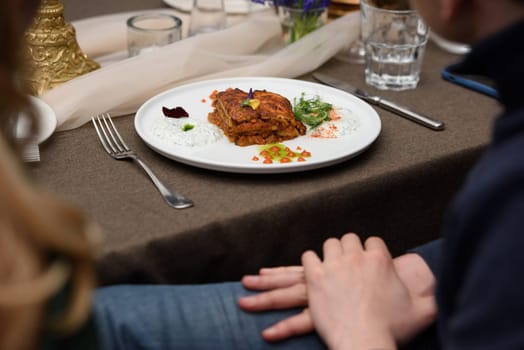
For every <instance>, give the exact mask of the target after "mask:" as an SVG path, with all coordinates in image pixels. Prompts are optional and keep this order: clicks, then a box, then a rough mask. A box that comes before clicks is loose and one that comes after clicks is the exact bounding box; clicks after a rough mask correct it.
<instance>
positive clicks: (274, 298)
mask: <svg viewBox="0 0 524 350" xmlns="http://www.w3.org/2000/svg"><path fill="white" fill-rule="evenodd" d="M393 264H394V266H395V270H396V271H397V274H398V276H399V278H400V279H401V280H402V282H403V283H404V284H405V286H406V288H407V289H408V291H409V293H410V295H411V296H412V297H413V299H418V298H420V297H422V296H432V295H433V294H434V288H435V277H434V276H433V273H432V272H431V270H430V269H429V267H428V266H427V264H426V262H425V261H424V260H423V259H422V257H420V255H418V254H414V253H409V254H404V255H401V256H399V257H397V258H395V259H393ZM242 283H243V285H244V286H245V287H246V288H248V289H251V290H258V291H261V292H262V293H259V294H256V295H252V296H247V297H243V298H240V299H239V301H238V302H239V306H240V307H241V308H242V309H243V310H245V311H249V312H259V311H267V310H276V309H286V308H293V307H305V309H304V311H303V312H302V313H299V314H297V315H295V316H292V317H290V318H287V319H283V320H282V321H280V322H278V323H276V324H274V325H273V326H271V327H270V328H268V329H266V330H264V332H263V333H262V336H263V337H264V339H266V340H267V341H280V340H284V339H287V338H290V337H292V336H296V335H300V334H305V333H308V332H311V331H313V330H314V327H313V321H312V319H311V316H310V314H309V310H308V308H307V291H306V287H305V280H304V270H303V268H302V266H288V267H275V268H263V269H261V270H260V271H259V274H258V275H250V276H244V278H243V279H242ZM417 297H418V298H417ZM435 315H436V306H435V308H434V309H433V310H431V312H429V313H428V325H429V324H430V323H431V321H432V320H433V319H434V317H435Z"/></svg>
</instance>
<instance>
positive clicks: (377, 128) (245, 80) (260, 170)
mask: <svg viewBox="0 0 524 350" xmlns="http://www.w3.org/2000/svg"><path fill="white" fill-rule="evenodd" d="M247 85H250V86H251V85H253V86H256V88H257V89H261V88H262V86H267V85H275V86H281V87H282V88H281V89H284V87H286V88H292V89H297V91H300V90H304V89H305V90H310V91H318V92H319V93H320V94H322V95H326V94H327V95H331V96H337V98H338V99H339V100H340V99H341V98H343V99H344V100H346V99H347V103H348V104H349V105H351V106H352V107H353V108H357V109H359V110H361V111H363V112H365V114H363V115H361V116H359V118H364V122H365V124H364V127H363V128H364V129H366V131H367V132H366V133H361V134H359V139H358V144H353V140H354V139H350V141H349V142H348V141H347V139H345V138H341V140H340V139H334V140H325V139H324V140H318V141H317V140H313V139H311V138H308V139H305V138H304V137H299V138H296V139H294V140H289V141H284V142H281V143H284V144H286V145H287V144H289V143H291V144H293V145H296V144H301V143H302V144H304V143H305V144H310V143H312V142H313V143H315V142H331V143H333V144H328V145H329V146H328V147H327V148H328V149H329V148H330V147H333V150H334V151H336V152H338V155H336V156H329V157H318V158H320V159H318V158H317V159H315V158H314V157H315V153H314V152H315V150H314V149H311V150H310V151H311V152H312V153H313V157H312V158H311V159H308V161H306V162H292V163H287V164H280V163H274V164H259V163H255V162H251V163H250V162H249V161H250V159H249V158H248V159H246V163H245V164H244V163H242V164H233V163H230V164H228V163H225V162H222V161H215V160H213V159H202V156H201V155H199V156H198V157H196V156H194V154H188V152H189V153H191V151H188V149H189V148H188V147H184V146H173V147H174V149H175V150H174V151H173V149H170V150H168V148H171V147H166V146H164V145H161V144H160V143H159V142H158V140H155V138H154V137H153V136H151V135H150V134H148V133H149V131H148V130H147V128H146V127H145V126H144V123H146V124H147V122H148V119H151V116H148V110H149V109H151V108H153V107H154V108H155V110H157V109H158V111H159V112H158V113H159V114H161V105H165V103H164V104H162V103H160V104H159V101H160V100H163V99H166V98H168V97H169V98H170V97H171V96H172V95H176V94H180V93H182V94H183V93H187V91H195V90H198V89H202V88H207V89H208V94H207V95H206V96H208V95H209V94H210V93H211V92H212V91H213V90H215V89H216V90H220V89H222V88H226V87H240V88H245V89H249V88H246V86H247ZM267 90H269V91H274V92H277V93H281V94H283V95H284V96H286V93H283V91H275V89H274V88H267ZM287 95H288V96H286V97H288V98H290V97H291V96H289V94H287ZM292 96H293V97H299V96H296V94H293V95H292ZM200 97H202V96H200V95H199V96H198V97H195V98H200ZM290 100H291V101H292V97H291V98H290ZM324 100H325V101H326V102H330V101H329V98H328V99H325V98H324ZM155 104H157V106H155ZM177 105H180V106H182V107H184V108H186V109H187V107H188V106H187V105H184V104H183V103H181V104H177ZM210 111H211V107H209V112H210ZM155 113H156V112H155ZM190 114H191V112H190ZM206 120H207V116H206ZM134 125H135V130H136V132H137V134H138V136H139V137H140V138H141V139H142V140H143V141H144V142H145V143H146V145H147V146H148V147H150V148H151V149H153V150H154V151H156V152H157V153H159V154H161V155H163V156H165V157H167V158H170V159H173V160H175V161H178V162H181V163H184V164H187V165H191V166H195V167H199V168H204V169H210V170H218V171H224V172H231V173H246V174H272V173H290V172H299V171H306V170H313V169H318V168H323V167H327V166H330V165H334V164H337V163H341V162H343V161H345V160H348V159H350V158H353V157H355V156H357V155H359V154H360V153H362V152H363V151H365V150H366V149H367V148H368V147H369V146H371V145H372V144H373V143H374V141H375V140H376V139H377V137H378V136H379V134H380V132H381V128H382V123H381V120H380V117H379V115H378V113H377V112H376V111H375V109H373V108H372V107H371V106H370V105H369V104H368V103H366V102H364V101H362V100H360V99H358V98H356V97H355V96H353V95H351V94H349V93H347V92H344V91H342V90H339V89H335V88H332V87H329V86H326V85H322V84H319V83H314V82H309V81H304V80H296V79H288V78H277V77H238V78H224V79H213V80H205V81H199V82H194V83H190V84H185V85H180V86H178V87H175V88H172V89H169V90H167V91H164V92H162V93H160V94H158V95H155V96H153V97H151V98H150V99H149V100H147V101H146V102H145V103H143V104H142V106H140V108H139V109H138V111H137V113H136V115H135V119H134ZM349 137H351V136H349ZM353 137H354V138H355V136H353ZM360 138H362V139H360ZM225 143H227V144H229V145H230V146H231V147H235V148H233V149H234V150H236V151H235V154H236V153H238V152H247V151H244V150H249V151H250V152H251V154H252V155H255V154H257V148H259V147H260V145H253V146H247V147H240V146H235V145H234V144H232V143H230V142H229V141H227V142H225ZM335 143H338V144H339V145H341V146H348V145H351V147H353V148H354V149H352V150H351V151H339V150H338V149H335V148H334V147H335V146H336V145H335ZM324 146H325V145H324ZM207 147H208V149H206V150H207V151H209V147H211V146H207ZM225 147H228V146H225ZM237 147H238V148H237ZM317 147H323V146H319V145H318V144H317ZM323 148H324V147H323ZM195 149H196V150H197V151H199V149H198V148H195ZM195 153H196V152H195ZM200 153H202V152H200Z"/></svg>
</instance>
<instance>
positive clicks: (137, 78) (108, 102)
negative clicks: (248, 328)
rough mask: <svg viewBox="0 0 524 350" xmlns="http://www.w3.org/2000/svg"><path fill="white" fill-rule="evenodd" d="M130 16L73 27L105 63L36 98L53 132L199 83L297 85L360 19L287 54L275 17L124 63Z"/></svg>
mask: <svg viewBox="0 0 524 350" xmlns="http://www.w3.org/2000/svg"><path fill="white" fill-rule="evenodd" d="M130 15H131V13H125V14H116V15H109V16H101V17H95V18H91V19H86V20H83V21H79V22H77V23H73V25H74V26H75V28H76V31H77V37H78V41H79V45H80V47H81V48H82V49H83V50H84V53H86V54H87V55H88V56H90V57H91V58H93V59H95V60H97V61H100V62H102V67H101V68H100V69H98V70H96V71H93V72H90V73H87V74H84V75H82V76H80V77H78V78H75V79H72V80H70V81H68V82H66V83H63V84H61V85H59V86H57V87H55V88H53V89H52V90H49V91H47V92H46V93H45V94H43V95H42V96H41V97H42V99H43V100H44V101H46V102H47V103H48V104H49V105H50V106H51V107H52V108H53V110H54V111H55V113H56V116H57V130H68V129H72V128H76V127H79V126H81V125H83V124H84V123H86V122H88V121H89V120H90V118H91V117H92V116H94V115H97V114H100V113H103V112H110V113H111V114H112V115H113V116H117V115H126V114H131V113H133V112H136V110H137V109H138V107H139V106H140V105H142V104H143V103H144V102H145V101H146V100H148V99H149V98H151V97H153V96H155V95H156V94H158V93H160V92H162V91H165V90H167V89H170V88H173V87H176V86H178V85H182V84H186V83H190V82H195V81H199V80H207V79H217V78H223V77H240V76H274V77H285V78H293V77H298V76H300V75H302V74H305V73H307V72H310V71H312V70H314V69H316V68H318V67H319V66H320V65H322V64H323V63H324V62H326V61H327V60H328V59H330V58H331V57H333V56H334V55H335V54H337V53H338V52H339V51H341V50H342V49H344V48H347V47H348V46H349V44H350V43H351V42H353V41H354V40H355V39H356V38H357V37H358V34H359V30H360V29H359V18H358V16H359V14H358V13H352V14H349V15H346V16H344V17H341V18H338V19H336V20H333V21H331V22H330V23H328V24H327V25H324V26H322V27H321V28H319V29H317V30H316V31H314V32H312V33H310V34H309V35H307V36H305V37H303V38H302V39H300V40H298V41H296V42H295V43H293V44H290V45H287V46H286V45H284V44H283V41H282V33H281V25H280V22H279V20H278V18H277V17H276V15H275V14H274V13H273V11H267V12H257V13H252V14H250V15H249V16H247V17H246V18H245V19H244V20H243V21H241V22H240V23H236V24H233V25H231V26H230V27H229V28H227V29H224V30H222V31H218V32H214V33H208V34H202V35H198V36H194V37H189V38H186V39H183V40H180V41H177V42H175V43H172V44H169V45H166V46H164V47H162V48H160V49H157V50H155V51H151V52H148V53H145V54H141V55H138V56H135V57H131V58H127V56H125V50H126V45H127V44H126V34H125V30H126V29H125V19H127V18H128V17H129V16H130ZM177 15H179V14H177ZM179 16H180V15H179ZM185 22H186V23H187V22H188V20H186V21H185Z"/></svg>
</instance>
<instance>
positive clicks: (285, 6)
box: [252, 0, 330, 43]
mask: <svg viewBox="0 0 524 350" xmlns="http://www.w3.org/2000/svg"><path fill="white" fill-rule="evenodd" d="M252 1H253V2H256V3H259V4H266V5H270V6H274V7H276V9H277V13H278V15H279V17H280V21H281V24H282V28H283V30H284V36H285V37H286V38H287V41H288V42H289V43H292V42H295V41H297V40H298V39H300V38H302V37H303V36H304V35H306V34H308V33H310V32H312V31H314V30H315V29H317V28H318V27H320V26H321V25H323V24H324V21H325V18H326V9H327V7H328V6H329V4H330V0H252Z"/></svg>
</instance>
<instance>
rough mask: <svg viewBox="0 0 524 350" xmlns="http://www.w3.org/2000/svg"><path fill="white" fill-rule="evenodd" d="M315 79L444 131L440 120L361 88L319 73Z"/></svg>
mask: <svg viewBox="0 0 524 350" xmlns="http://www.w3.org/2000/svg"><path fill="white" fill-rule="evenodd" d="M313 78H315V79H316V80H318V81H320V82H321V83H323V84H326V85H330V86H333V87H336V88H337V89H341V90H344V91H347V92H349V93H350V94H352V95H355V96H357V97H359V98H361V99H363V100H364V101H366V102H368V103H370V104H373V105H376V106H379V107H382V108H384V109H387V110H388V111H390V112H393V113H395V114H398V115H400V116H401V117H404V118H406V119H409V120H411V121H414V122H415V123H419V124H421V125H424V126H425V127H427V128H430V129H433V130H444V123H443V122H441V121H440V120H437V119H433V118H430V117H428V116H425V115H422V114H419V113H416V112H413V111H411V110H409V109H407V108H406V107H403V106H401V105H398V104H396V103H395V102H391V101H388V100H385V99H383V98H381V97H379V96H374V95H370V94H368V93H367V92H365V91H363V90H361V89H359V88H356V87H354V86H352V85H351V84H348V83H346V82H345V81H343V80H340V79H337V78H334V77H332V76H330V75H327V74H324V73H319V72H316V73H313Z"/></svg>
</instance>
